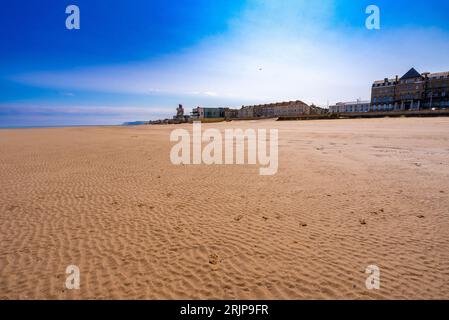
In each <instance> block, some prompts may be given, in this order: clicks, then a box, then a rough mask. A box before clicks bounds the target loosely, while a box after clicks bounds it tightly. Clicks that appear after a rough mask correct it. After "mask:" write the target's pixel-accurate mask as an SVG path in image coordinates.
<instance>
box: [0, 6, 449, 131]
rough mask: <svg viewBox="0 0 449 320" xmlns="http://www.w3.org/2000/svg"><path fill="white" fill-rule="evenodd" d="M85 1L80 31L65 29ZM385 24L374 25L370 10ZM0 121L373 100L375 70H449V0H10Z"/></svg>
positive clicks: (83, 119) (4, 10)
mask: <svg viewBox="0 0 449 320" xmlns="http://www.w3.org/2000/svg"><path fill="white" fill-rule="evenodd" d="M70 4H75V5H77V6H78V7H79V8H80V12H81V29H80V30H67V29H66V28H65V19H66V17H67V14H66V13H65V8H66V7H67V6H68V5H70ZM370 4H375V5H377V6H378V7H379V8H380V10H381V29H380V30H368V29H366V28H365V19H366V17H367V14H366V13H365V8H366V7H367V6H368V5H370ZM0 5H1V9H0V41H1V42H0V43H1V46H0V126H39V125H76V124H119V123H121V122H125V121H133V120H148V119H155V118H159V117H168V116H171V115H172V114H173V113H174V110H175V108H176V106H177V104H178V103H182V104H184V105H185V106H186V107H187V109H191V108H192V107H194V106H198V105H201V106H234V107H237V106H241V105H242V104H251V103H262V102H271V101H283V100H290V99H295V100H296V99H300V100H303V101H305V102H307V103H316V104H319V105H326V104H327V103H328V102H329V103H335V102H338V101H344V100H353V99H357V98H362V99H369V98H370V84H371V82H372V81H373V80H376V79H383V78H384V77H386V76H394V75H396V74H399V75H401V74H403V73H405V72H406V71H407V70H408V69H409V68H410V67H412V66H414V67H415V68H417V69H418V70H419V71H421V72H424V71H431V72H432V71H448V70H449V59H448V58H449V57H448V55H449V20H448V19H447V12H449V2H448V1H444V0H441V1H437V0H429V1H425V2H424V1H419V2H418V1H404V0H396V1H389V0H379V1H378V0H371V1H364V0H352V1H351V0H314V1H309V0H294V1H293V0H284V1H276V0H268V1H262V0H247V1H229V0H228V1H226V0H214V1H212V0H196V1H194V0H191V1H151V0H130V1H123V0H122V1H114V0H70V1H62V0H53V1H51V0H40V1H38V0H9V1H2V2H1V4H0Z"/></svg>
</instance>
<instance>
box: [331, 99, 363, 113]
mask: <svg viewBox="0 0 449 320" xmlns="http://www.w3.org/2000/svg"><path fill="white" fill-rule="evenodd" d="M369 110H370V101H362V100H357V101H351V102H339V103H337V104H335V105H333V106H329V112H330V113H344V112H368V111H369Z"/></svg>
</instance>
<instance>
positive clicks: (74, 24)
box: [65, 4, 80, 30]
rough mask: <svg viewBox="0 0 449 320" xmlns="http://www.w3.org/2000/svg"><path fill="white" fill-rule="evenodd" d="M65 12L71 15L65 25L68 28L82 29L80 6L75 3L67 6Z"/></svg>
mask: <svg viewBox="0 0 449 320" xmlns="http://www.w3.org/2000/svg"><path fill="white" fill-rule="evenodd" d="M65 13H66V14H68V15H69V16H68V17H67V18H66V20H65V27H66V28H67V29H68V30H73V29H75V30H79V29H80V8H79V7H78V6H76V5H74V4H71V5H69V6H67V8H66V9H65Z"/></svg>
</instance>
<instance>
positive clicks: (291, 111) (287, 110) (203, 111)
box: [191, 100, 325, 120]
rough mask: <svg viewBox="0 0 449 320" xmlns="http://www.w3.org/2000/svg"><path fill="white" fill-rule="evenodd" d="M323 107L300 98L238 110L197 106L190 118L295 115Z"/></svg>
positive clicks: (243, 107) (305, 113)
mask: <svg viewBox="0 0 449 320" xmlns="http://www.w3.org/2000/svg"><path fill="white" fill-rule="evenodd" d="M324 112H325V109H323V108H319V107H316V106H314V105H311V106H309V105H307V104H305V103H304V102H302V101H300V100H296V101H289V102H278V103H270V104H260V105H253V106H242V107H241V109H240V110H238V109H232V108H203V107H197V108H194V109H193V111H192V114H191V116H192V119H220V118H223V119H226V120H231V119H259V118H277V117H295V116H300V115H309V114H321V113H324Z"/></svg>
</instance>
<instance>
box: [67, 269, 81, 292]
mask: <svg viewBox="0 0 449 320" xmlns="http://www.w3.org/2000/svg"><path fill="white" fill-rule="evenodd" d="M65 273H66V274H68V275H69V276H68V277H67V278H66V280H65V287H66V288H67V289H69V290H74V289H75V290H79V288H80V268H79V267H78V266H76V265H73V264H72V265H69V266H67V268H66V269H65Z"/></svg>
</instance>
